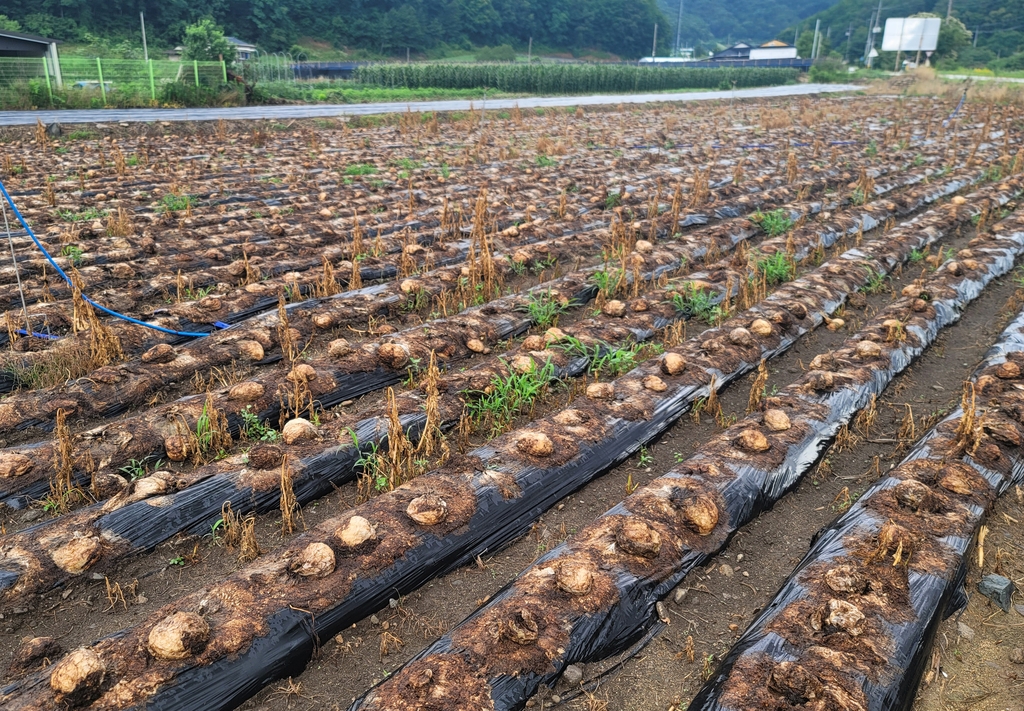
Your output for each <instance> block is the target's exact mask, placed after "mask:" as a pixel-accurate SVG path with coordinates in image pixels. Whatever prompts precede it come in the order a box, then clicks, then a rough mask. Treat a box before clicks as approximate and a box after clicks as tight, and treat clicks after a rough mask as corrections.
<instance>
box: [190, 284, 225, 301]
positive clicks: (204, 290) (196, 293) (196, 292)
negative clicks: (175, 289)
mask: <svg viewBox="0 0 1024 711" xmlns="http://www.w3.org/2000/svg"><path fill="white" fill-rule="evenodd" d="M215 288H217V287H216V285H212V284H211V285H210V286H202V287H198V288H192V285H191V284H190V285H189V286H188V288H186V289H185V291H184V292H182V296H184V297H185V300H186V301H199V299H205V298H206V297H207V296H209V295H210V293H211V292H212V291H213V290H214V289H215Z"/></svg>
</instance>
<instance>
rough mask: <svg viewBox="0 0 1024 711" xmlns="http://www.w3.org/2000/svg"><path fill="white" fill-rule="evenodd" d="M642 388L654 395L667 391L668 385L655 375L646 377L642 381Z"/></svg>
mask: <svg viewBox="0 0 1024 711" xmlns="http://www.w3.org/2000/svg"><path fill="white" fill-rule="evenodd" d="M641 382H643V386H644V387H645V388H647V389H648V390H651V391H652V392H656V393H663V392H665V391H666V390H668V385H666V384H665V381H664V380H662V379H661V378H659V377H658V376H657V375H648V376H647V377H645V378H644V379H643V381H641Z"/></svg>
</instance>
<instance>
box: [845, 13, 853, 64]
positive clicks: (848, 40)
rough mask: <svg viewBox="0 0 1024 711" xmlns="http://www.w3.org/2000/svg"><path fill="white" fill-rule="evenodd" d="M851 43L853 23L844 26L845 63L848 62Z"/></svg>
mask: <svg viewBox="0 0 1024 711" xmlns="http://www.w3.org/2000/svg"><path fill="white" fill-rule="evenodd" d="M851 44H853V23H850V24H849V25H847V26H846V63H847V64H849V63H850V45H851Z"/></svg>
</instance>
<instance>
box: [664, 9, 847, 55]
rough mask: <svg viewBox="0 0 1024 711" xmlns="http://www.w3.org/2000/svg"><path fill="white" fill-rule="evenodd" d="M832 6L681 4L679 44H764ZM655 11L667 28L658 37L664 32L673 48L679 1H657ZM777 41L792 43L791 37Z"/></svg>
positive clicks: (790, 35)
mask: <svg viewBox="0 0 1024 711" xmlns="http://www.w3.org/2000/svg"><path fill="white" fill-rule="evenodd" d="M835 3H836V0H785V1H783V0H683V22H682V43H683V45H684V46H694V45H697V44H704V45H706V44H708V43H709V42H711V41H718V42H721V43H722V44H730V43H732V42H738V41H740V40H743V41H746V42H764V41H767V40H770V39H773V38H775V37H776V36H777V35H779V33H780V32H782V30H783V29H784V28H786V27H795V26H796V25H797V23H799V22H801V21H802V20H804V19H805V18H807V17H808V16H810V15H813V14H815V13H818V12H821V11H823V10H826V9H827V8H829V7H831V6H832V5H834V4H835ZM658 7H659V8H660V9H661V11H662V12H663V13H664V14H665V17H666V18H667V19H668V24H669V27H668V28H667V29H665V30H659V34H660V33H661V32H662V31H666V32H667V34H668V36H669V37H670V45H671V44H674V42H675V28H676V17H677V15H678V12H679V3H678V0H658ZM780 39H784V40H785V41H787V42H792V41H793V34H792V33H790V34H789V36H788V37H780Z"/></svg>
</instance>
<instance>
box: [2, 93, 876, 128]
mask: <svg viewBox="0 0 1024 711" xmlns="http://www.w3.org/2000/svg"><path fill="white" fill-rule="evenodd" d="M860 88H861V87H859V86H853V85H850V84H789V85H786V86H768V87H761V88H757V89H739V90H737V91H693V92H683V93H666V94H622V95H616V94H609V95H599V96H552V97H526V98H521V99H491V100H489V101H487V102H486V108H488V109H511V108H512V107H514V106H516V105H518V106H519V107H520V108H523V109H528V108H538V107H547V106H594V105H599V104H644V103H649V102H658V101H711V100H712V99H732V98H735V99H751V98H761V97H773V96H803V95H806V94H818V93H825V92H841V91H857V90H859V89H860ZM470 106H472V107H473V108H475V109H480V108H483V107H484V106H485V104H484V102H483V101H481V100H476V101H467V100H459V101H415V102H406V103H387V104H307V105H302V106H246V107H238V108H217V109H96V110H87V111H0V126H19V125H25V124H35V122H36V119H40V120H42V122H43V123H54V122H57V123H117V122H119V121H143V122H149V121H211V120H215V119H293V118H311V117H315V116H365V115H367V114H390V113H396V112H397V113H401V112H404V111H410V110H411V111H468V110H469V108H470Z"/></svg>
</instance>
